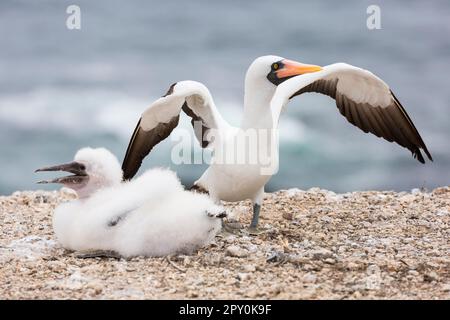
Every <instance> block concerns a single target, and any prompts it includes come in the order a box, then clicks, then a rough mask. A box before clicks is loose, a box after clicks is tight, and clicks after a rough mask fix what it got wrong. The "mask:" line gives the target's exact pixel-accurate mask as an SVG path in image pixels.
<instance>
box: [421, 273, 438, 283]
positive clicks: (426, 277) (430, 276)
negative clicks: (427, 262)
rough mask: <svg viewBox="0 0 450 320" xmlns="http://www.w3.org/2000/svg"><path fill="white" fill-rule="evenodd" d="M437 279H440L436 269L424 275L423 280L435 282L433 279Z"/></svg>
mask: <svg viewBox="0 0 450 320" xmlns="http://www.w3.org/2000/svg"><path fill="white" fill-rule="evenodd" d="M437 279H438V275H437V273H436V272H434V271H431V272H428V273H426V274H424V275H423V281H426V282H433V281H436V280H437Z"/></svg>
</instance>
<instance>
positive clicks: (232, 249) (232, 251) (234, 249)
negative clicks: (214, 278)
mask: <svg viewBox="0 0 450 320" xmlns="http://www.w3.org/2000/svg"><path fill="white" fill-rule="evenodd" d="M226 253H227V255H229V256H231V257H237V258H243V257H246V256H247V255H248V253H247V251H246V250H244V249H242V248H241V247H239V246H229V247H228V248H227V251H226Z"/></svg>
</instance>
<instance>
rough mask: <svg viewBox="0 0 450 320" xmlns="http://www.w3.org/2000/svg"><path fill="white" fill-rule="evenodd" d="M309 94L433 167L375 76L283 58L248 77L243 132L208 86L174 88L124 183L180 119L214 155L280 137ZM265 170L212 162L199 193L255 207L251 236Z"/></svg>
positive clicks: (149, 125)
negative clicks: (297, 102)
mask: <svg viewBox="0 0 450 320" xmlns="http://www.w3.org/2000/svg"><path fill="white" fill-rule="evenodd" d="M305 92H316V93H322V94H325V95H327V96H329V97H331V98H333V99H335V101H336V105H337V107H338V109H339V111H340V113H341V114H342V115H343V116H344V117H345V118H346V119H347V120H348V121H349V122H350V123H351V124H353V125H355V126H357V127H358V128H360V129H361V130H363V131H364V132H366V133H367V132H370V133H372V134H374V135H376V136H377V137H381V138H384V139H385V140H387V141H390V142H396V143H397V144H399V145H400V146H402V147H404V148H407V149H409V150H410V151H411V152H412V154H413V156H414V158H416V159H417V160H418V161H420V162H421V163H425V159H424V157H423V155H422V153H421V149H422V150H423V151H424V152H425V154H426V156H427V157H428V159H430V160H431V161H432V157H431V154H430V152H429V151H428V149H427V147H426V146H425V143H424V141H423V140H422V138H421V136H420V134H419V132H418V131H417V129H416V127H415V126H414V124H413V122H412V120H411V118H410V117H409V116H408V114H407V113H406V111H405V109H404V108H403V106H402V105H401V104H400V102H399V101H398V99H397V98H396V97H395V95H394V94H393V92H392V91H391V89H390V88H389V86H388V85H387V84H386V83H385V82H384V81H383V80H381V79H380V78H378V77H377V76H376V75H374V74H373V73H371V72H370V71H367V70H364V69H361V68H358V67H355V66H352V65H349V64H346V63H335V64H331V65H328V66H324V67H320V66H316V65H309V64H303V63H299V62H295V61H292V60H288V59H285V58H282V57H278V56H262V57H259V58H257V59H256V60H255V61H254V62H253V63H252V64H251V65H250V67H249V69H248V71H247V73H246V77H245V94H244V117H243V120H242V123H241V126H240V128H236V127H232V126H230V125H229V124H228V123H227V122H226V121H225V120H224V119H223V118H222V116H221V114H220V113H219V111H218V109H217V108H216V105H215V104H214V101H213V98H212V96H211V94H210V92H209V90H208V89H207V88H206V87H205V86H204V85H203V84H201V83H199V82H195V81H181V82H177V83H174V84H173V85H172V86H170V88H169V90H168V92H167V93H166V94H165V95H164V96H163V97H161V98H159V99H157V100H156V101H155V102H153V103H152V104H151V105H150V107H148V108H147V109H146V110H145V111H144V113H143V114H142V116H141V118H140V120H139V122H138V124H137V126H136V129H135V131H134V133H133V135H132V137H131V140H130V143H129V145H128V149H127V151H126V155H125V158H124V161H123V164H122V169H123V172H124V179H131V178H132V177H133V176H134V175H135V174H136V172H137V171H138V169H139V167H140V166H141V163H142V160H143V159H144V157H146V155H147V154H148V153H149V152H150V151H151V150H152V148H153V147H154V146H155V145H156V144H158V143H159V142H160V141H162V140H164V139H165V138H167V137H168V136H169V134H170V133H171V132H172V130H173V129H174V128H175V127H176V126H177V124H178V119H179V114H180V113H181V111H184V113H186V114H187V115H188V116H189V117H191V118H192V123H193V124H194V122H195V121H199V122H200V123H201V126H200V128H201V130H197V132H196V136H197V139H198V140H199V142H200V144H201V146H202V147H209V148H212V150H213V152H214V153H215V152H216V151H217V150H218V149H221V148H222V147H223V146H224V145H225V144H227V142H228V141H229V140H230V139H232V138H235V137H236V136H239V135H240V134H243V132H245V131H246V130H248V129H267V130H272V129H276V128H277V126H278V120H279V117H280V113H281V111H282V110H283V108H284V107H285V106H286V105H287V103H288V102H289V101H290V99H292V98H293V97H295V96H297V95H300V94H302V93H305ZM212 130H214V131H215V132H217V133H218V137H217V134H216V136H215V139H214V141H212V140H211V139H208V133H209V131H212ZM260 147H261V145H258V148H260ZM224 150H225V152H226V149H224ZM213 157H214V156H213ZM213 160H214V159H213ZM260 169H261V168H260V166H258V165H251V164H249V163H243V164H214V161H213V163H212V164H211V165H210V166H209V167H208V168H207V169H206V171H205V172H204V173H203V175H202V176H201V177H200V178H199V179H198V180H197V181H196V182H195V183H194V186H193V187H194V188H197V189H202V190H205V191H207V192H208V193H209V194H210V196H211V197H212V198H213V199H215V200H216V201H219V200H224V201H240V200H245V199H251V200H252V202H253V218H252V222H251V224H250V230H251V231H256V228H257V225H258V219H259V211H260V206H261V202H262V197H263V193H264V185H265V184H266V183H267V182H268V180H269V179H270V177H271V175H270V174H261V170H260Z"/></svg>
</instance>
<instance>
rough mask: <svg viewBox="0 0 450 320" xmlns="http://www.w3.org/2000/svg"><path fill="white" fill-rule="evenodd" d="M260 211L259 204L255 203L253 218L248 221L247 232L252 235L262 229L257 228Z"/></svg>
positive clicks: (259, 232)
mask: <svg viewBox="0 0 450 320" xmlns="http://www.w3.org/2000/svg"><path fill="white" fill-rule="evenodd" d="M260 211H261V205H260V204H258V203H255V204H254V205H253V218H252V222H251V223H250V227H249V228H248V232H249V233H250V234H253V235H258V234H261V233H262V232H263V231H261V230H260V229H258V222H259V212H260Z"/></svg>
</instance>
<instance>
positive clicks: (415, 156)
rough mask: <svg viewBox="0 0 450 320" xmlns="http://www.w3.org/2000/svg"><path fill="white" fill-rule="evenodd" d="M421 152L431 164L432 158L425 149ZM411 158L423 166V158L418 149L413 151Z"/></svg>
mask: <svg viewBox="0 0 450 320" xmlns="http://www.w3.org/2000/svg"><path fill="white" fill-rule="evenodd" d="M423 151H424V152H425V154H426V155H427V157H428V160H430V161H431V162H433V157H432V156H431V154H430V152H429V151H428V150H427V149H426V148H423ZM413 157H414V159H417V160H418V161H419V162H420V163H422V164H425V158H424V157H423V155H422V152H420V149H419V148H417V149H415V150H414V151H413Z"/></svg>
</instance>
